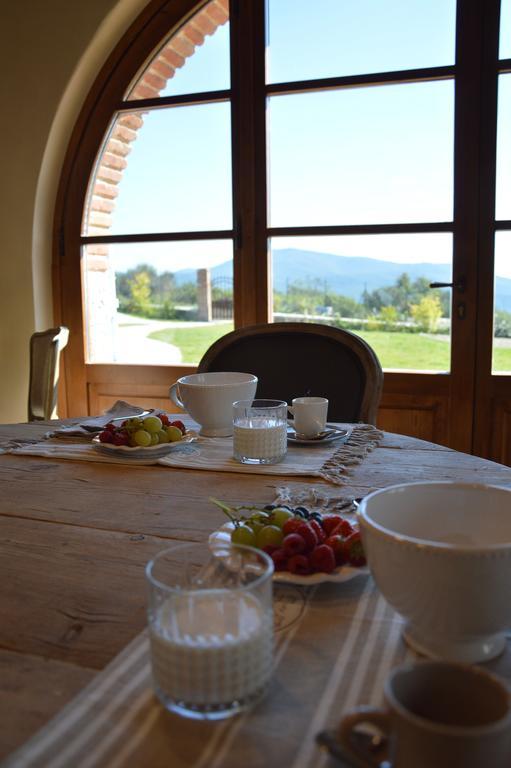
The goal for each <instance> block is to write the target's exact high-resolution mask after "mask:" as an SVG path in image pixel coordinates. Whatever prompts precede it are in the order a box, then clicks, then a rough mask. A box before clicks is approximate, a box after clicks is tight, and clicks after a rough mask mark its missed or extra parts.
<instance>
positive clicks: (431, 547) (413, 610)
mask: <svg viewBox="0 0 511 768" xmlns="http://www.w3.org/2000/svg"><path fill="white" fill-rule="evenodd" d="M358 517H359V521H360V528H361V534H362V541H363V544H364V548H365V550H366V554H367V559H368V564H369V567H370V569H371V571H372V573H373V576H374V579H375V581H376V584H377V586H378V588H379V589H380V591H381V592H382V594H383V595H384V597H385V598H386V599H387V600H388V602H389V603H390V604H391V605H392V606H393V607H394V608H395V609H396V611H398V612H399V613H400V614H402V616H404V617H405V619H406V620H407V626H406V629H405V639H406V640H407V641H408V643H409V644H410V645H411V646H412V647H413V648H415V650H417V651H419V652H421V653H424V654H426V655H427V656H431V657H433V658H442V659H449V660H454V661H463V662H469V663H474V662H477V661H485V660H487V659H491V658H493V657H494V656H497V655H498V654H499V653H500V652H501V651H502V650H503V648H504V646H505V643H506V637H505V631H506V630H509V628H510V627H511V489H505V488H498V487H495V486H489V485H477V484H469V483H448V482H431V483H409V484H406V485H395V486H392V487H390V488H385V489H383V490H381V491H375V492H374V493H371V494H369V495H368V496H366V497H365V499H363V500H362V502H361V503H360V508H359V510H358Z"/></svg>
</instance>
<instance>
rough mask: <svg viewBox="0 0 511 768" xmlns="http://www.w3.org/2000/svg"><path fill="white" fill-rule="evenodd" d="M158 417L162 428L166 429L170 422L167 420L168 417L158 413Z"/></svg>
mask: <svg viewBox="0 0 511 768" xmlns="http://www.w3.org/2000/svg"><path fill="white" fill-rule="evenodd" d="M158 416H159V418H160V420H161V423H162V424H163V426H164V427H168V426H169V424H170V420H169V417H168V416H167V414H166V413H160V414H158Z"/></svg>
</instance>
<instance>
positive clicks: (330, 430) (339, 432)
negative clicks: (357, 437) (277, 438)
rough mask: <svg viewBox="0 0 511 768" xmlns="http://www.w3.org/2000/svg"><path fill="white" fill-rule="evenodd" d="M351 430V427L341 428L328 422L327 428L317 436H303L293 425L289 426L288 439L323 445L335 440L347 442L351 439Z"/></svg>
mask: <svg viewBox="0 0 511 768" xmlns="http://www.w3.org/2000/svg"><path fill="white" fill-rule="evenodd" d="M351 432H352V430H351V429H341V428H340V427H337V426H336V425H335V424H326V425H325V430H324V431H323V432H320V433H319V435H318V436H317V437H302V436H301V435H299V434H298V433H297V432H295V430H294V429H293V427H291V426H288V428H287V439H288V441H289V442H290V443H295V444H296V445H322V444H323V443H331V442H332V441H333V440H337V441H338V442H341V443H345V442H346V441H347V440H348V439H349V437H350V435H351Z"/></svg>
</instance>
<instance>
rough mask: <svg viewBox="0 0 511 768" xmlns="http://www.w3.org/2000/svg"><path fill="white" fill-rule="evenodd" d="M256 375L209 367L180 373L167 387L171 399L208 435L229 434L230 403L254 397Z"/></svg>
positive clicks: (230, 421)
mask: <svg viewBox="0 0 511 768" xmlns="http://www.w3.org/2000/svg"><path fill="white" fill-rule="evenodd" d="M257 381H258V380H257V376H254V375H253V374H252V373H237V372H234V371H226V372H222V371H211V372H209V371H208V372H206V373H192V374H190V375H189V376H182V377H181V378H180V379H178V380H177V382H176V383H175V384H172V386H171V387H170V390H169V397H170V399H171V400H172V401H173V402H174V403H175V404H176V405H177V406H179V407H180V408H183V410H185V411H187V412H188V413H189V414H190V416H191V417H192V419H194V420H195V421H196V422H197V423H198V424H200V434H201V435H205V436H207V437H229V436H230V435H232V432H233V426H232V404H233V403H234V402H236V400H253V399H254V397H255V393H256V389H257Z"/></svg>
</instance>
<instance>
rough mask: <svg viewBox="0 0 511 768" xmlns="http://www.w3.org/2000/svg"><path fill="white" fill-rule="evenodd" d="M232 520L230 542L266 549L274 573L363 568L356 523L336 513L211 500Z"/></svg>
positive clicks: (328, 571) (306, 573)
mask: <svg viewBox="0 0 511 768" xmlns="http://www.w3.org/2000/svg"><path fill="white" fill-rule="evenodd" d="M212 501H214V502H215V503H216V504H217V505H218V506H219V507H220V508H221V509H222V510H223V511H224V512H225V514H226V515H227V516H228V517H229V519H230V520H231V522H232V523H233V526H234V527H233V529H232V533H231V541H232V542H233V543H235V544H244V545H245V546H251V547H257V548H258V549H263V550H264V551H265V552H267V553H268V554H269V555H270V557H271V558H272V560H273V564H274V567H275V570H276V571H290V572H291V573H296V574H300V575H308V574H311V573H318V572H322V573H332V571H334V570H335V568H337V567H338V566H341V565H346V564H347V565H352V566H363V565H365V564H366V558H365V554H364V550H363V547H362V541H361V538H360V531H359V530H358V527H357V525H356V524H354V523H352V522H350V521H349V520H347V519H346V518H344V517H342V516H341V515H334V514H327V515H321V514H320V513H319V512H311V511H310V510H308V509H307V508H306V507H295V508H291V507H289V506H286V505H280V506H276V505H273V504H268V505H266V506H265V507H262V508H258V507H235V508H231V507H229V506H227V505H226V504H224V503H223V502H219V501H217V500H215V499H212Z"/></svg>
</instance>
